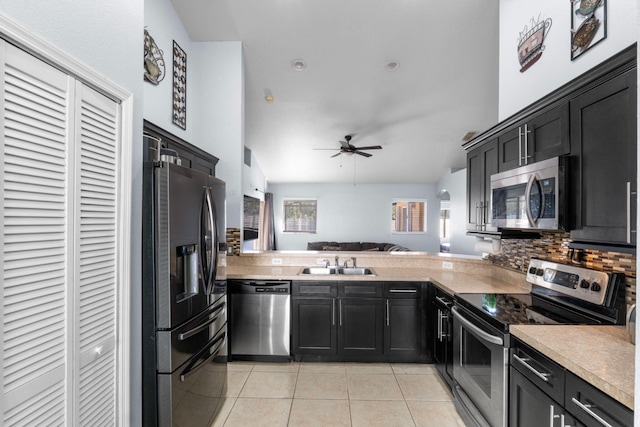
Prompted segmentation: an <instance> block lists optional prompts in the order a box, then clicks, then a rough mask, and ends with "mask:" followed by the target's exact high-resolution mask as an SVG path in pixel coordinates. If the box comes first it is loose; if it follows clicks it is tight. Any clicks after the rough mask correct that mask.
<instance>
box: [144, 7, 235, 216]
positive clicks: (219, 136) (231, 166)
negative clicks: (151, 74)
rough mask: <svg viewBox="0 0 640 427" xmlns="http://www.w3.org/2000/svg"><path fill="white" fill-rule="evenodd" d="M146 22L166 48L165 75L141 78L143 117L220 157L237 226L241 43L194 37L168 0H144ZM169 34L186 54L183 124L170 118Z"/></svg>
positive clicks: (219, 168)
mask: <svg viewBox="0 0 640 427" xmlns="http://www.w3.org/2000/svg"><path fill="white" fill-rule="evenodd" d="M144 19H145V23H144V24H145V27H147V29H148V31H149V33H150V34H151V36H152V37H153V38H154V40H155V42H156V44H157V45H158V47H159V48H160V49H162V50H163V51H164V59H165V63H166V73H167V74H166V77H165V79H164V80H163V81H162V82H160V84H159V85H157V86H154V85H152V84H150V83H145V88H144V118H145V119H147V120H149V121H151V122H153V123H154V124H156V125H158V126H160V127H161V128H163V129H166V130H167V131H169V132H171V133H173V134H175V135H177V136H179V137H180V138H183V139H185V140H186V141H188V142H190V143H191V144H193V145H195V146H197V147H199V148H202V149H203V150H205V151H206V152H208V153H210V154H213V155H214V156H216V157H218V158H219V159H220V161H219V162H218V165H217V166H216V176H217V177H218V178H220V179H222V180H224V181H225V182H226V188H227V227H240V224H241V215H242V195H243V194H242V153H243V143H244V132H243V129H244V68H243V67H244V61H243V54H242V43H241V42H239V41H230V42H192V41H191V40H190V39H189V36H188V34H187V31H186V30H185V28H184V26H183V25H182V22H181V21H180V19H179V18H178V16H177V15H176V13H175V9H174V8H173V5H172V4H171V2H170V1H169V0H155V1H148V2H146V3H145V17H144ZM173 40H175V41H176V42H177V43H178V45H180V47H181V48H182V50H184V51H185V53H186V54H187V128H186V130H183V129H182V128H180V127H179V126H176V125H174V124H173V122H172V94H173V90H172V83H173V80H172V72H173V65H172V64H173V62H172V58H173V53H172V52H173Z"/></svg>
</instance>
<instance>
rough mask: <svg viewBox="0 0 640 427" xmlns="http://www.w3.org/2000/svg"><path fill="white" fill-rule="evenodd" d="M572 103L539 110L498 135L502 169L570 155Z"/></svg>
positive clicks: (500, 169) (499, 163)
mask: <svg viewBox="0 0 640 427" xmlns="http://www.w3.org/2000/svg"><path fill="white" fill-rule="evenodd" d="M570 150H571V145H570V142H569V104H568V103H566V102H565V103H563V104H561V105H559V106H556V107H554V108H552V109H550V110H548V111H544V112H541V113H540V112H539V113H535V114H533V115H532V116H530V117H527V118H526V119H524V120H523V121H521V122H520V123H518V124H517V125H516V126H514V127H512V128H510V129H509V130H506V131H504V133H501V134H500V135H499V136H498V159H499V160H498V171H499V172H504V171H507V170H510V169H514V168H517V167H519V166H524V165H527V164H530V163H534V162H539V161H541V160H546V159H550V158H552V157H556V156H561V155H564V154H569V151H570Z"/></svg>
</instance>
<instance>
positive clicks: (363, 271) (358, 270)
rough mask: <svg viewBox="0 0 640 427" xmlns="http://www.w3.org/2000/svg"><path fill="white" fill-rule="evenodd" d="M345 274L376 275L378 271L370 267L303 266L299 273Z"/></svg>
mask: <svg viewBox="0 0 640 427" xmlns="http://www.w3.org/2000/svg"><path fill="white" fill-rule="evenodd" d="M328 274H344V275H345V276H375V275H376V272H375V271H374V270H373V269H372V268H368V267H303V268H302V269H301V270H300V272H299V273H298V275H328Z"/></svg>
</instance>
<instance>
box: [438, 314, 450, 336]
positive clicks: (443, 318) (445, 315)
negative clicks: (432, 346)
mask: <svg viewBox="0 0 640 427" xmlns="http://www.w3.org/2000/svg"><path fill="white" fill-rule="evenodd" d="M438 311H439V312H440V338H441V340H440V341H444V339H445V338H447V337H448V336H449V334H447V333H446V332H445V331H444V322H443V320H445V319H447V318H448V317H449V316H448V315H447V313H443V312H442V311H440V310H438Z"/></svg>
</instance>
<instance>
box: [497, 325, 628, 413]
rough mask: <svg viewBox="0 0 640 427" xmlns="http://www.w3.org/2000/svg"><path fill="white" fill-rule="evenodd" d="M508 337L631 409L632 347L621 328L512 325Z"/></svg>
mask: <svg viewBox="0 0 640 427" xmlns="http://www.w3.org/2000/svg"><path fill="white" fill-rule="evenodd" d="M509 331H510V332H511V334H512V335H513V336H515V337H517V338H519V339H520V340H522V341H524V342H525V343H526V344H529V345H530V346H531V347H533V348H535V349H536V350H538V351H540V352H541V353H543V354H544V355H546V356H547V357H549V358H550V359H552V360H553V361H555V362H557V363H558V364H560V365H562V366H564V367H565V368H567V369H568V370H569V371H571V372H573V373H574V374H576V375H577V376H579V377H580V378H582V379H583V380H585V381H586V382H588V383H590V384H592V385H594V386H596V387H597V388H599V389H600V390H602V391H603V392H605V393H606V394H608V395H609V396H611V397H613V398H614V399H616V400H617V401H619V402H620V403H622V404H623V405H625V406H627V407H628V408H630V409H634V403H633V396H634V373H635V346H634V345H633V344H631V343H630V342H629V339H628V337H627V333H626V330H625V329H624V328H623V327H621V326H587V325H512V326H510V327H509Z"/></svg>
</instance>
